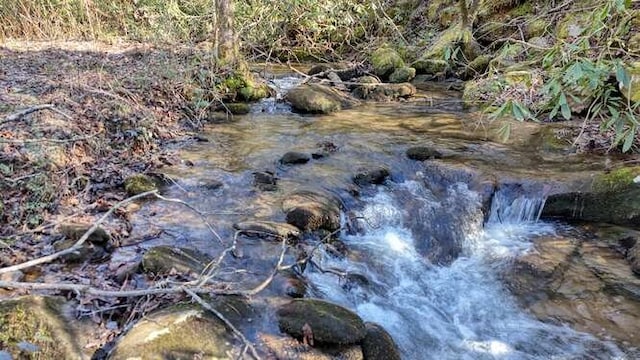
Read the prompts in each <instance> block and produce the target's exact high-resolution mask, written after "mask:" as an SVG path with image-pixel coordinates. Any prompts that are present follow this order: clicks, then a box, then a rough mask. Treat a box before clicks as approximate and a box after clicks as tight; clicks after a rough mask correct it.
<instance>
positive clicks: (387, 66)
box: [370, 47, 404, 79]
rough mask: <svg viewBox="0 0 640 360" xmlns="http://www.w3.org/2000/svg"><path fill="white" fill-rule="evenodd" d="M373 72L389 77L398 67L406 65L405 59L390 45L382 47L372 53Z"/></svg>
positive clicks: (382, 76) (381, 76)
mask: <svg viewBox="0 0 640 360" xmlns="http://www.w3.org/2000/svg"><path fill="white" fill-rule="evenodd" d="M370 61H371V65H372V66H373V72H374V73H375V74H376V75H377V76H379V77H380V78H382V79H387V78H388V77H389V75H391V74H392V73H393V72H394V71H395V70H396V69H397V68H401V67H403V66H404V60H402V57H400V55H398V53H397V52H396V51H395V50H394V49H391V48H389V47H382V48H379V49H377V50H376V51H374V52H373V54H371V60H370Z"/></svg>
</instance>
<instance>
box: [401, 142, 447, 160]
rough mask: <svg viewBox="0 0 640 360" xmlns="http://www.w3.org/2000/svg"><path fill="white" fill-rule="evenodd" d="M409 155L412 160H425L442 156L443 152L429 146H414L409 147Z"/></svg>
mask: <svg viewBox="0 0 640 360" xmlns="http://www.w3.org/2000/svg"><path fill="white" fill-rule="evenodd" d="M407 157H408V158H409V159H411V160H417V161H425V160H431V159H440V158H442V153H441V152H440V151H438V150H436V149H434V148H432V147H429V146H414V147H411V148H409V149H407Z"/></svg>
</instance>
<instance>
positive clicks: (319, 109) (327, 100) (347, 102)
mask: <svg viewBox="0 0 640 360" xmlns="http://www.w3.org/2000/svg"><path fill="white" fill-rule="evenodd" d="M286 100H287V101H289V103H291V106H292V107H293V109H294V110H296V111H299V112H302V113H320V114H329V113H332V112H336V111H338V110H341V109H346V108H350V107H353V106H356V105H357V104H358V101H357V100H355V99H352V98H350V97H348V96H346V95H345V94H343V93H341V92H339V91H337V90H335V89H332V88H330V87H328V86H324V85H320V84H304V85H300V86H298V87H295V88H293V89H291V90H290V91H289V92H288V93H287V96H286Z"/></svg>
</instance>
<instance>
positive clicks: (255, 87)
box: [217, 71, 272, 102]
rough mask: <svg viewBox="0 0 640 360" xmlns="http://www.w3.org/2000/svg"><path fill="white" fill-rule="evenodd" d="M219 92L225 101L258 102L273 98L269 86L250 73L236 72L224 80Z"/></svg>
mask: <svg viewBox="0 0 640 360" xmlns="http://www.w3.org/2000/svg"><path fill="white" fill-rule="evenodd" d="M217 90H218V91H219V92H220V93H222V94H223V98H224V99H225V100H230V101H237V100H240V101H247V102H252V101H257V100H260V99H264V98H267V97H269V96H271V92H272V91H271V89H270V88H269V86H267V84H265V83H261V82H258V81H256V79H254V77H253V75H251V73H249V72H248V71H236V72H233V73H231V74H229V75H228V76H227V77H225V78H224V79H222V81H220V83H219V84H218V85H217Z"/></svg>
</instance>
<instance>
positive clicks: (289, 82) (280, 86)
mask: <svg viewBox="0 0 640 360" xmlns="http://www.w3.org/2000/svg"><path fill="white" fill-rule="evenodd" d="M302 80H303V79H302V78H301V77H297V76H285V77H280V78H274V79H271V80H269V86H270V87H271V88H272V89H274V90H275V92H276V94H275V96H272V97H270V98H266V99H262V101H260V102H259V103H258V104H256V105H255V106H256V107H258V108H259V109H258V110H259V111H257V112H261V113H267V114H274V113H278V114H281V113H290V112H291V107H290V106H289V105H288V104H287V103H285V102H284V97H285V95H286V94H287V92H289V90H291V89H293V88H294V87H296V86H298V85H299V84H300V82H302Z"/></svg>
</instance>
